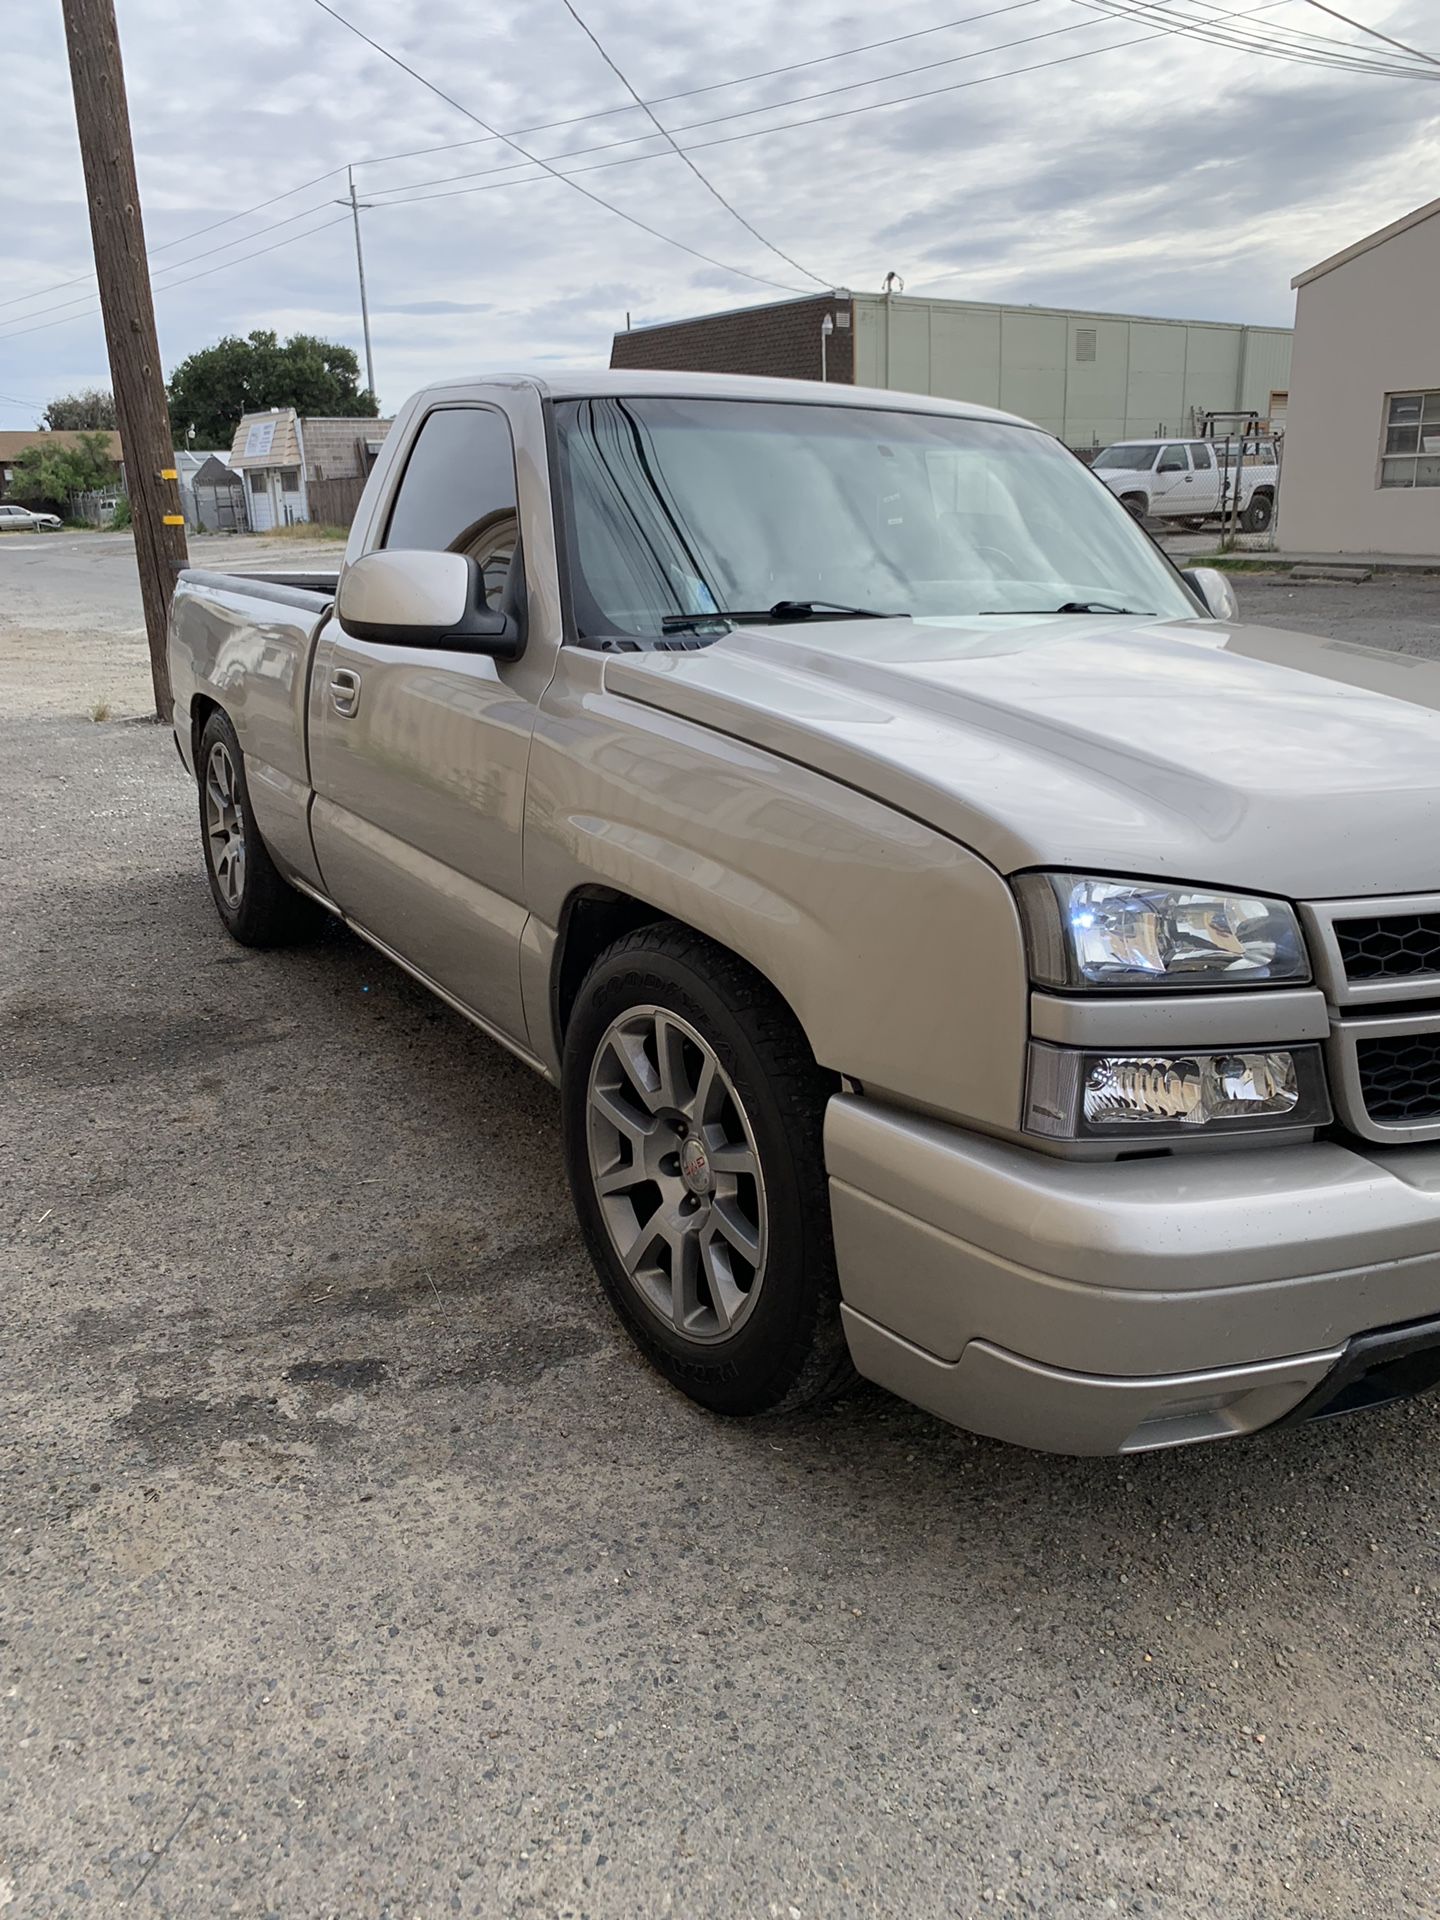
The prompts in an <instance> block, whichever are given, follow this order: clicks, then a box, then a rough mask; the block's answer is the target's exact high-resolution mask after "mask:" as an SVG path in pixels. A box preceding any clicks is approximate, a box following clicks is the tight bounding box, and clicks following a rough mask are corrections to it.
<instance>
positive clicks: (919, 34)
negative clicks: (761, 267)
mask: <svg viewBox="0 0 1440 1920" xmlns="http://www.w3.org/2000/svg"><path fill="white" fill-rule="evenodd" d="M1039 4H1040V0H1006V4H1005V5H1004V6H1000V7H987V8H986V9H985V10H984V11H983V12H981V13H967V14H962V15H960V17H959V18H958V19H955V20H942V21H940V22H939V23H938V24H937V25H936V26H933V27H916V28H915V29H913V30H912V31H911V32H909V33H895V34H891V35H889V36H888V38H886V39H884V40H868V41H865V42H863V43H862V44H861V45H859V46H856V47H837V48H836V49H835V51H834V52H833V53H817V54H815V55H813V56H812V57H811V58H810V59H808V60H794V61H791V62H789V63H788V64H787V65H784V66H779V67H766V68H764V69H763V70H762V71H761V72H759V73H745V74H737V75H736V77H735V78H734V79H733V80H712V81H710V82H708V83H707V84H706V85H705V86H703V87H689V88H687V89H685V90H684V91H682V92H680V93H667V94H660V95H657V97H656V98H655V99H654V100H651V101H643V102H641V104H642V106H645V107H647V108H648V107H652V106H656V107H658V106H665V105H667V104H668V103H669V102H671V101H673V100H689V99H693V98H694V97H695V96H696V95H698V94H702V93H717V92H721V91H723V90H724V89H726V88H729V87H744V86H749V85H750V84H751V83H752V82H753V81H756V80H773V79H774V78H776V77H777V75H779V74H782V73H792V72H798V71H799V70H800V69H801V68H803V67H815V66H824V65H826V64H827V63H829V62H830V61H833V60H848V59H850V58H851V57H853V56H854V55H855V54H858V53H874V52H876V51H877V50H878V49H879V48H881V47H893V46H898V45H900V43H901V42H902V41H906V40H923V39H926V38H928V37H929V36H931V35H934V34H937V33H949V32H951V31H952V30H953V29H954V28H956V27H968V26H973V25H974V24H975V23H976V21H979V20H992V19H995V18H997V17H998V16H999V15H1001V14H1006V13H1019V12H1022V11H1023V10H1024V9H1025V8H1027V7H1034V6H1038V5H1039ZM755 111H757V112H758V111H760V109H758V108H757V109H755ZM630 112H633V108H631V107H604V108H601V109H600V110H599V111H597V112H594V113H580V114H574V115H572V116H571V117H570V118H569V119H566V120H546V121H541V122H540V123H539V124H538V125H536V126H531V127H514V128H512V129H511V130H510V131H511V132H512V133H514V134H515V135H516V136H517V137H520V138H523V137H524V136H525V135H526V134H531V133H550V132H554V131H555V130H557V129H559V128H561V127H574V126H579V125H581V124H583V123H584V122H585V121H587V120H606V119H611V118H613V117H614V115H615V114H617V113H630ZM499 137H503V136H495V135H491V134H485V135H483V136H482V138H481V139H479V140H448V141H445V142H443V143H442V144H440V145H438V146H431V147H407V148H405V149H404V150H403V151H402V152H400V153H386V154H372V155H369V156H367V157H366V158H364V159H361V160H357V161H355V162H354V164H355V165H356V166H357V167H380V166H386V165H389V164H390V163H391V162H393V161H396V160H416V159H420V158H421V157H423V156H424V155H425V154H427V153H453V152H455V151H457V150H458V149H460V148H463V147H478V146H484V145H486V144H487V143H488V142H489V141H490V140H491V139H493V138H499ZM344 171H345V169H344V167H343V166H340V167H331V168H330V169H329V170H328V171H327V172H325V173H319V174H316V175H315V177H314V178H313V179H312V180H302V181H301V182H300V184H299V185H298V186H295V187H287V188H286V189H285V190H284V192H283V193H274V194H271V195H270V197H269V198H268V199H266V200H257V201H256V202H255V204H254V206H251V207H244V208H242V209H241V211H240V212H239V213H229V214H226V215H225V217H224V218H223V219H221V220H212V221H211V222H210V223H209V224H208V225H207V226H203V227H195V228H192V230H191V231H190V232H189V233H182V234H177V235H176V237H175V238H174V239H173V240H162V241H161V242H160V243H159V244H158V245H157V246H153V247H150V248H149V249H148V250H147V256H148V257H150V258H153V257H154V256H155V255H156V254H157V253H165V252H167V251H168V250H169V249H170V248H171V247H182V246H184V245H185V244H186V243H187V242H188V241H191V240H200V239H203V238H204V236H205V235H206V234H207V233H214V232H216V231H217V229H218V228H220V227H228V226H233V225H234V224H235V222H236V221H237V220H248V219H249V217H250V215H251V214H252V213H263V212H264V211H265V209H266V208H267V207H273V206H276V205H277V204H278V203H279V202H280V201H281V200H290V199H293V198H294V196H295V195H296V194H297V193H304V192H305V191H306V190H307V189H308V188H310V187H318V186H320V185H322V184H323V183H324V182H325V181H326V180H333V179H335V178H336V177H337V176H338V175H339V174H342V173H343V172H344ZM454 177H455V178H456V179H464V178H472V177H474V176H467V175H461V174H457V175H455V176H454ZM376 191H377V192H381V191H385V189H381V188H377V189H376ZM276 224H277V225H279V224H283V223H281V222H277V223H276ZM274 231H275V228H274V227H273V226H272V227H262V228H261V229H260V232H261V233H272V232H274ZM256 237H257V236H256V235H255V234H246V235H243V236H241V240H237V241H235V242H233V243H232V244H234V245H237V246H238V245H240V244H241V243H242V241H243V240H246V239H250V240H253V239H255V238H256ZM94 278H95V275H94V273H93V272H90V273H78V274H76V275H75V276H74V278H73V279H70V280H57V281H55V282H54V284H53V285H51V286H48V287H34V288H32V289H31V290H30V292H29V293H16V294H12V295H11V296H10V297H9V298H8V299H6V300H0V311H3V310H4V309H5V308H6V307H14V306H19V305H21V304H23V303H24V302H25V301H27V300H43V299H44V298H45V296H46V295H47V294H51V293H63V292H64V291H65V289H66V288H67V287H79V286H84V285H85V283H86V282H87V281H90V280H93V279H94ZM66 304H78V303H67V302H63V301H62V302H61V305H62V306H64V305H66ZM47 311H55V309H47ZM16 317H17V318H19V317H20V316H18V315H17V316H16Z"/></svg>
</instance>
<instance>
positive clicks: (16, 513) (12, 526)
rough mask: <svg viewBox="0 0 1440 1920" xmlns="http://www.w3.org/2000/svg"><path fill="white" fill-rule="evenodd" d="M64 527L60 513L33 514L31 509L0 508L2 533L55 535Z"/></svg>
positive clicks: (0, 531) (0, 528)
mask: <svg viewBox="0 0 1440 1920" xmlns="http://www.w3.org/2000/svg"><path fill="white" fill-rule="evenodd" d="M63 525H64V522H63V521H62V520H61V518H60V516H59V514H58V513H32V512H31V510H30V509H29V507H10V506H0V533H55V532H58V530H59V529H60V527H62V526H63Z"/></svg>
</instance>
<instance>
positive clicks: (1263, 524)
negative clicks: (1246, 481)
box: [1240, 493, 1275, 533]
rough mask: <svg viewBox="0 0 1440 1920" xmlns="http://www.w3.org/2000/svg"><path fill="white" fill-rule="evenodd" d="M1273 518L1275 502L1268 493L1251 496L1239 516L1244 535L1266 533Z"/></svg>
mask: <svg viewBox="0 0 1440 1920" xmlns="http://www.w3.org/2000/svg"><path fill="white" fill-rule="evenodd" d="M1274 517H1275V501H1274V499H1273V498H1272V496H1271V495H1270V494H1268V493H1256V494H1252V495H1251V498H1250V504H1249V506H1248V507H1246V509H1245V511H1244V512H1243V513H1242V514H1241V516H1240V525H1241V526H1242V527H1243V528H1244V530H1245V532H1246V533H1268V532H1269V529H1270V522H1271V521H1272V520H1273V519H1274Z"/></svg>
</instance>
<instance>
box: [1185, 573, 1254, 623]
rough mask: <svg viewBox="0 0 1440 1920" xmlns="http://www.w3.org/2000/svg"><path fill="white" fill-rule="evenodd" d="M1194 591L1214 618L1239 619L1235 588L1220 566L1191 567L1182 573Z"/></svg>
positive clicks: (1238, 603)
mask: <svg viewBox="0 0 1440 1920" xmlns="http://www.w3.org/2000/svg"><path fill="white" fill-rule="evenodd" d="M1181 578H1182V579H1183V580H1184V582H1185V584H1186V585H1187V586H1188V587H1189V588H1190V590H1191V592H1192V593H1198V594H1199V596H1200V598H1201V599H1202V600H1203V601H1204V603H1205V611H1206V612H1207V613H1208V614H1209V615H1210V618H1211V619H1212V620H1238V619H1239V618H1240V602H1239V601H1238V600H1237V599H1236V598H1235V589H1234V587H1232V586H1231V584H1230V582H1229V580H1228V579H1227V578H1226V576H1225V575H1224V574H1223V573H1221V571H1220V569H1219V568H1218V567H1191V568H1190V569H1189V570H1188V571H1187V572H1185V573H1184V574H1182V575H1181Z"/></svg>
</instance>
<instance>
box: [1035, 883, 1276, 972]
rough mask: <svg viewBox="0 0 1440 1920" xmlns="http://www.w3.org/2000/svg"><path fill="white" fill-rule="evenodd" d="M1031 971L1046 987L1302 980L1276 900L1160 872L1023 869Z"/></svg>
mask: <svg viewBox="0 0 1440 1920" xmlns="http://www.w3.org/2000/svg"><path fill="white" fill-rule="evenodd" d="M1014 884H1015V892H1016V895H1017V897H1018V899H1019V902H1020V911H1021V916H1022V918H1023V920H1024V922H1025V936H1026V942H1027V944H1028V946H1029V949H1030V975H1031V978H1032V979H1033V980H1034V981H1035V982H1036V984H1037V985H1040V986H1047V987H1117V988H1131V987H1242V986H1252V985H1256V984H1260V983H1266V982H1270V981H1290V982H1294V981H1297V980H1308V979H1309V978H1310V966H1309V962H1308V961H1307V959H1306V956H1305V942H1304V939H1303V938H1302V936H1301V933H1300V923H1299V921H1298V920H1297V919H1296V917H1295V910H1294V908H1293V907H1290V906H1288V905H1287V904H1286V903H1285V901H1283V900H1262V899H1257V898H1256V897H1255V896H1254V895H1253V894H1248V893H1227V892H1224V891H1223V890H1221V889H1220V888H1218V887H1186V886H1176V885H1175V884H1174V883H1173V882H1171V881H1166V880H1109V879H1105V878H1104V877H1102V876H1098V875H1095V874H1085V873H1026V874H1021V876H1020V877H1019V879H1017V880H1016V881H1015V883H1014Z"/></svg>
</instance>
